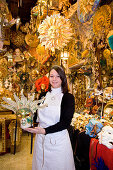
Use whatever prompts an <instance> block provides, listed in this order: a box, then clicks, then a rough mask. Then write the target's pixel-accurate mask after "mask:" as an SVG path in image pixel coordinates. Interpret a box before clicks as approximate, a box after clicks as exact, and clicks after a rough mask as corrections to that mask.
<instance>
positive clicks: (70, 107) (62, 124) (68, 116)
mask: <svg viewBox="0 0 113 170" xmlns="http://www.w3.org/2000/svg"><path fill="white" fill-rule="evenodd" d="M44 95H45V93H44V94H43V95H41V96H40V98H41V97H42V96H44ZM74 111H75V99H74V96H73V95H72V94H71V93H65V94H64V95H63V97H62V101H61V114H60V121H59V122H58V123H56V124H54V125H52V126H49V127H47V128H45V131H46V134H49V133H54V132H58V131H61V130H64V129H67V128H68V127H69V126H70V123H71V120H72V117H73V114H74Z"/></svg>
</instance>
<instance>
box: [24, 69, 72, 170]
mask: <svg viewBox="0 0 113 170" xmlns="http://www.w3.org/2000/svg"><path fill="white" fill-rule="evenodd" d="M41 96H43V94H41V95H40V96H39V99H40V97H41ZM44 105H45V107H44ZM40 106H43V107H40V108H39V109H38V118H39V119H38V120H39V124H38V127H35V128H26V129H24V130H27V131H28V132H31V133H36V138H35V144H34V153H33V162H32V170H37V169H39V170H40V169H42V167H43V169H48V170H49V169H54V170H75V165H74V159H73V151H72V147H71V142H70V138H69V134H68V130H67V129H68V128H69V126H70V123H71V119H72V117H73V113H74V109H75V101H74V96H73V95H72V94H70V93H68V86H67V79H66V75H65V72H64V70H63V69H62V68H61V67H60V66H53V67H52V68H51V70H50V73H49V88H48V92H46V93H45V100H44V101H43V103H41V104H40ZM51 151H52V152H51Z"/></svg>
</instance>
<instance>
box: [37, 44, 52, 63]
mask: <svg viewBox="0 0 113 170" xmlns="http://www.w3.org/2000/svg"><path fill="white" fill-rule="evenodd" d="M36 52H37V54H38V61H39V63H41V64H43V62H44V61H45V60H46V59H47V58H48V57H49V52H48V50H47V49H45V47H44V46H42V45H41V44H39V45H38V46H37V48H36Z"/></svg>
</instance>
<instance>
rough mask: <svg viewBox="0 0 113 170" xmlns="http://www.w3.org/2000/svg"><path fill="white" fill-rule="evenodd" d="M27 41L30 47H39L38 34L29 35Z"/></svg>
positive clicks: (26, 37)
mask: <svg viewBox="0 0 113 170" xmlns="http://www.w3.org/2000/svg"><path fill="white" fill-rule="evenodd" d="M25 41H26V44H27V45H29V46H30V47H37V46H38V44H39V39H38V37H37V35H36V34H27V35H26V36H25Z"/></svg>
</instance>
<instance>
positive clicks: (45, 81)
mask: <svg viewBox="0 0 113 170" xmlns="http://www.w3.org/2000/svg"><path fill="white" fill-rule="evenodd" d="M42 84H44V85H45V91H47V89H48V86H49V79H48V77H46V76H43V77H42V78H39V79H38V80H36V82H35V87H36V90H37V91H40V90H41V85H42Z"/></svg>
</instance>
